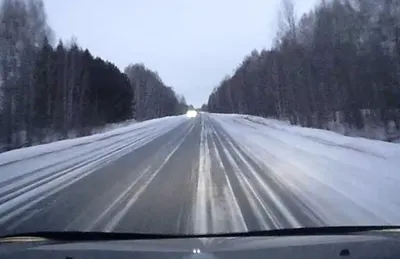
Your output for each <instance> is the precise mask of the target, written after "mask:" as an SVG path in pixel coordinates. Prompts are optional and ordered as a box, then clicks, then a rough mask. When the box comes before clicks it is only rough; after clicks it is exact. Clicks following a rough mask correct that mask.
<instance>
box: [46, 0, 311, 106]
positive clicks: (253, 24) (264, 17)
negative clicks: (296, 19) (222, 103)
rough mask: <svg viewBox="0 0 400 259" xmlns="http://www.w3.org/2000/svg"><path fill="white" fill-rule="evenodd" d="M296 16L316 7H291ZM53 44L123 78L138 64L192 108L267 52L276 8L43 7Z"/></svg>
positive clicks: (230, 1) (96, 0) (175, 4)
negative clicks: (69, 47) (75, 47)
mask: <svg viewBox="0 0 400 259" xmlns="http://www.w3.org/2000/svg"><path fill="white" fill-rule="evenodd" d="M294 2H295V5H296V11H297V13H298V15H300V14H301V13H303V12H305V11H307V10H309V9H310V8H312V7H313V6H314V5H315V3H316V2H317V0H294ZM44 3H45V7H46V10H47V14H48V18H49V23H50V25H51V27H52V28H53V29H54V31H55V33H56V36H57V37H58V38H62V39H63V40H68V39H70V38H71V37H72V36H74V37H76V38H77V41H78V43H79V45H80V46H81V47H83V48H88V49H89V50H90V51H91V53H92V54H93V55H95V56H100V57H101V58H103V59H107V60H109V61H111V62H113V63H114V64H116V65H117V66H118V67H119V68H120V69H121V70H122V71H123V69H124V68H125V67H126V66H127V65H128V64H130V63H144V64H145V65H146V66H147V67H148V68H150V69H152V70H155V71H157V72H158V73H159V75H160V76H161V78H162V79H163V81H164V83H165V84H166V85H170V86H173V87H174V89H175V91H176V92H178V93H180V94H183V95H185V97H186V100H187V102H188V103H189V104H193V105H195V106H196V107H197V106H200V105H201V104H202V103H204V102H206V101H207V98H208V95H209V94H210V92H211V90H212V89H213V87H214V86H216V85H218V83H219V82H220V81H221V79H222V78H223V77H224V76H225V75H227V74H232V72H233V70H234V69H235V68H236V67H237V66H238V64H239V63H240V62H241V61H242V60H243V58H244V57H245V56H246V55H247V54H249V53H250V52H251V50H253V49H259V50H260V49H262V48H268V47H270V46H271V43H272V41H273V38H274V36H275V33H276V28H277V19H278V12H279V9H280V6H281V4H280V3H281V1H280V0H245V1H244V0H241V1H239V0H112V1H111V0H44Z"/></svg>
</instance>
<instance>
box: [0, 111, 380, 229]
mask: <svg viewBox="0 0 400 259" xmlns="http://www.w3.org/2000/svg"><path fill="white" fill-rule="evenodd" d="M228 120H229V123H227V121H228ZM163 121H164V122H163V123H158V124H151V125H150V126H146V127H142V128H138V129H135V130H132V131H128V132H124V133H123V134H122V135H121V136H120V137H118V138H116V137H115V136H113V137H112V138H107V139H106V140H101V141H108V142H107V143H105V144H104V142H101V143H103V144H102V145H99V147H98V148H97V150H96V151H93V150H92V151H91V152H89V153H90V154H86V153H85V154H86V155H87V156H88V158H85V155H83V153H82V154H80V153H79V152H80V150H82V149H83V148H85V147H86V144H85V145H82V147H73V148H70V149H66V150H62V151H57V152H63V153H62V154H60V153H57V157H60V155H61V157H62V156H65V157H68V156H72V155H74V154H75V157H72V158H69V157H68V159H69V160H68V161H72V160H71V159H75V160H74V161H76V159H78V158H79V157H81V158H82V159H83V160H82V161H78V162H74V163H70V164H65V163H66V162H65V161H63V160H60V161H59V162H57V164H52V165H46V166H42V167H38V169H35V170H33V171H32V172H30V173H26V174H24V175H20V176H18V177H15V178H10V179H9V180H7V181H3V182H0V193H1V196H0V232H1V233H0V234H2V235H5V234H15V233H22V232H35V231H74V230H78V231H116V232H141V233H166V234H193V233H195V234H202V233H222V232H238V231H251V230H268V229H275V228H292V227H304V226H322V225H325V224H327V223H329V221H328V220H329V217H336V218H340V217H341V218H340V220H344V221H342V222H343V223H350V224H351V223H353V222H352V221H351V220H350V219H351V218H350V217H349V215H348V213H347V212H343V211H342V208H340V207H339V206H338V205H337V207H336V209H335V208H330V212H329V213H325V215H324V214H323V213H321V210H319V211H318V208H319V209H321V204H323V203H324V202H326V204H327V206H326V208H327V207H332V206H330V205H329V204H333V203H332V200H329V197H325V200H322V203H321V199H322V198H323V197H322V196H321V197H318V195H317V196H314V198H313V199H310V198H307V196H305V195H303V196H302V195H301V194H305V193H309V192H310V189H308V190H306V191H305V189H304V186H302V185H301V184H300V183H302V182H300V181H299V182H298V183H296V181H295V180H296V176H295V175H294V174H293V175H292V179H291V180H290V179H289V180H288V179H287V178H284V177H282V176H281V175H280V174H277V173H276V170H277V169H276V166H277V165H278V164H277V163H275V162H274V161H277V157H276V156H277V155H278V154H272V153H270V154H267V155H269V159H271V160H270V164H271V166H272V167H269V166H268V163H266V161H263V158H262V157H260V156H259V155H260V154H259V152H261V151H258V150H253V151H251V150H250V149H249V148H251V147H249V146H247V145H246V142H245V141H244V139H245V138H244V137H245V136H244V135H243V136H240V134H241V131H240V130H239V129H240V127H242V128H243V134H249V133H246V131H245V129H248V130H249V131H248V132H251V131H252V130H254V131H257V128H256V126H255V125H256V124H254V123H251V122H249V121H246V120H236V119H235V118H233V117H232V118H230V117H223V116H222V115H211V114H206V113H204V114H200V115H198V116H197V117H196V118H192V119H188V118H185V117H180V118H174V117H171V118H166V119H164V120H163ZM138 124H140V123H138ZM163 127H164V128H165V130H162V131H160V128H163ZM157 130H159V132H158V131H157ZM235 130H236V133H237V134H236V135H235V134H233V133H232V132H235ZM157 132H158V133H157ZM257 132H259V133H260V134H261V135H262V134H263V133H264V132H261V131H257ZM271 134H272V131H271ZM149 136H151V137H149ZM242 137H243V138H242ZM269 137H271V136H269ZM270 141H271V142H270V143H274V141H275V142H276V139H275V140H274V139H273V138H271V139H270ZM139 142H140V143H141V144H137V143H139ZM96 143H97V142H96ZM118 143H119V144H118ZM132 143H135V144H132ZM87 145H92V144H87ZM128 147H129V148H128ZM89 150H90V149H89ZM110 150H112V151H110ZM121 150H123V152H122V151H121ZM287 150H288V151H289V150H290V149H287ZM101 152H102V153H101ZM349 152H350V151H349ZM352 152H353V151H352ZM354 152H355V151H354ZM95 153H96V154H97V153H99V154H101V156H100V155H99V156H95ZM114 153H115V154H118V155H116V156H114V157H113V159H111V160H106V162H104V161H105V159H106V158H108V157H110V156H111V154H114ZM89 155H90V157H89ZM46 156H47V155H46ZM46 156H45V157H46ZM77 157H78V158H77ZM264 157H265V156H264ZM41 159H42V160H43V158H41V157H37V158H31V160H34V161H36V163H38V161H41ZM60 159H61V158H60ZM98 161H102V162H101V163H99V162H98ZM95 162H96V163H97V164H96V165H97V166H96V167H94V168H90V167H87V166H88V164H91V163H95ZM267 162H268V161H267ZM13 163H20V162H18V161H17V162H12V163H8V164H6V165H0V170H1V168H2V166H3V167H4V166H15V165H14V164H13ZM287 164H288V163H287ZM61 165H65V167H63V169H62V170H61V169H59V170H56V168H57V167H55V166H61ZM274 166H275V168H274ZM48 168H53V169H52V170H50V171H49V172H48V173H46V174H40V177H39V176H37V175H38V174H39V173H40V172H44V170H48ZM60 168H61V167H60ZM85 168H87V169H85ZM77 169H79V170H80V171H76V170H77ZM60 170H61V172H63V174H62V175H61V176H62V177H61V176H60ZM281 170H282V172H284V171H285V170H286V171H290V172H291V173H293V170H288V168H283V167H281ZM89 171H90V172H89ZM71 172H77V173H75V174H72V173H71ZM88 172H89V173H88ZM35 175H36V176H37V177H36V178H32V177H34V176H35ZM65 175H71V176H69V178H67V179H65ZM286 175H289V174H286ZM304 175H305V174H304ZM304 177H305V176H304ZM304 177H303V176H302V179H306V181H305V182H306V183H307V184H308V185H309V186H310V187H315V188H317V187H318V186H319V185H318V184H320V181H316V177H314V178H311V177H310V176H309V175H308V177H309V178H304ZM28 178H29V179H28ZM55 181H58V182H57V184H54V182H55ZM66 181H68V184H64V182H66ZM303 182H304V181H303ZM17 183H18V184H19V185H17V186H18V187H12V186H16V184H17ZM49 183H52V184H53V185H51V186H50V187H48V188H47V189H43V188H44V187H43V186H45V185H48V184H49ZM301 188H303V189H301ZM323 188H325V189H326V190H328V189H329V190H331V193H333V192H335V193H334V194H332V197H333V196H335V195H336V196H335V199H336V198H337V200H340V199H342V200H343V202H342V204H343V206H353V211H352V214H351V216H352V217H353V218H354V217H357V216H358V215H363V217H364V219H366V220H365V221H363V222H364V223H369V221H368V220H370V222H374V223H377V222H378V223H379V222H385V219H382V218H380V217H379V215H376V214H374V213H372V212H370V211H367V210H365V208H364V207H363V206H362V205H357V206H358V207H357V206H356V205H354V200H351V199H349V197H347V196H345V195H342V196H340V194H339V193H343V192H339V191H337V190H336V189H334V188H333V187H332V188H331V187H330V186H328V185H326V186H325V187H323ZM27 192H29V193H30V196H26V195H27V194H26V193H27ZM325 193H329V192H325ZM24 195H25V196H26V197H25V196H24ZM318 199H319V203H317V201H318ZM330 202H331V203H330ZM346 202H347V203H346ZM349 204H350V205H349ZM326 211H329V209H326ZM335 213H336V214H335ZM340 213H342V214H340ZM327 214H329V215H327ZM346 216H347V218H346ZM346 220H347V221H346ZM379 220H381V221H379ZM335 223H337V222H335V221H334V220H332V221H331V222H330V223H329V224H335Z"/></svg>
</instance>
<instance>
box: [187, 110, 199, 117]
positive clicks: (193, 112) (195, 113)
mask: <svg viewBox="0 0 400 259" xmlns="http://www.w3.org/2000/svg"><path fill="white" fill-rule="evenodd" d="M186 116H188V117H189V118H194V117H196V116H197V112H196V111H195V110H190V111H188V112H187V113H186Z"/></svg>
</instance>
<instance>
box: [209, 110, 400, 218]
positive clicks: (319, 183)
mask: <svg viewBox="0 0 400 259" xmlns="http://www.w3.org/2000/svg"><path fill="white" fill-rule="evenodd" d="M211 117H212V119H213V120H215V121H216V122H218V123H219V124H220V125H221V126H222V128H223V129H224V130H225V131H226V132H227V133H228V134H229V135H230V136H232V137H233V139H235V141H236V142H237V144H238V145H239V146H240V147H241V148H242V149H243V150H244V151H245V152H246V153H247V154H248V155H249V156H250V157H251V158H252V159H253V160H254V161H257V163H259V164H261V165H263V167H264V168H268V169H269V170H268V171H266V172H265V173H266V174H269V176H271V177H273V178H274V179H276V180H277V182H279V183H280V184H282V185H283V186H285V187H286V188H287V189H288V190H290V191H292V192H293V193H294V194H295V195H296V197H297V198H298V199H299V200H301V201H302V202H304V204H306V205H307V206H308V207H309V208H310V209H311V210H312V211H313V212H314V213H315V214H317V215H318V216H319V217H320V218H321V219H322V220H323V222H324V224H327V225H376V224H399V223H400V189H399V187H398V186H399V185H400V170H399V168H400V145H398V144H393V143H387V142H383V141H376V140H368V139H363V138H353V137H346V136H343V135H340V134H337V133H334V132H330V131H325V130H319V129H310V128H303V127H298V126H291V125H289V124H287V123H285V122H281V121H277V120H273V119H265V118H260V117H256V116H248V115H235V114H229V115H228V114H212V115H211Z"/></svg>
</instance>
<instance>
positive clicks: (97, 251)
mask: <svg viewBox="0 0 400 259" xmlns="http://www.w3.org/2000/svg"><path fill="white" fill-rule="evenodd" d="M348 255H351V256H352V258H358V257H360V258H386V257H388V258H392V257H393V258H396V257H397V258H400V241H399V240H398V237H397V235H387V234H384V235H382V234H373V235H371V234H366V235H361V234H357V235H328V236H284V237H234V238H230V237H223V238H222V237H220V238H184V239H160V240H123V241H96V242H92V241H89V242H87V241H85V242H55V241H52V240H46V239H42V240H39V239H36V240H34V241H27V242H22V243H21V242H13V241H10V242H8V243H7V244H3V245H0V257H2V258H47V257H49V258H68V257H69V258H160V257H161V258H216V259H217V258H221V259H222V258H267V257H271V258H322V257H323V258H325V259H327V258H339V257H342V256H348Z"/></svg>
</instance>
